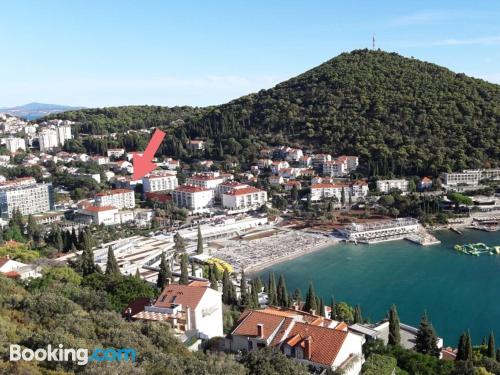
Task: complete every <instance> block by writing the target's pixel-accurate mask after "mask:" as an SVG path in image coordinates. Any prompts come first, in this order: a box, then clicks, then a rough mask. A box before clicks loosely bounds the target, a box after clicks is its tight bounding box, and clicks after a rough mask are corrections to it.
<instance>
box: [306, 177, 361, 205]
mask: <svg viewBox="0 0 500 375" xmlns="http://www.w3.org/2000/svg"><path fill="white" fill-rule="evenodd" d="M342 192H343V193H342ZM342 194H343V195H344V199H345V202H346V203H347V202H349V201H351V202H356V201H358V200H360V199H362V198H365V197H366V196H367V195H368V184H367V183H366V182H365V181H357V182H354V183H352V184H335V183H316V184H314V183H313V184H312V185H311V200H312V201H319V200H323V199H326V198H336V199H337V201H338V202H341V201H342Z"/></svg>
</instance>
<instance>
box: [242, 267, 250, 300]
mask: <svg viewBox="0 0 500 375" xmlns="http://www.w3.org/2000/svg"><path fill="white" fill-rule="evenodd" d="M247 288H248V286H247V279H246V277H245V270H243V269H242V270H241V279H240V305H242V306H247V305H248V304H249V303H250V301H249V298H248V289H247Z"/></svg>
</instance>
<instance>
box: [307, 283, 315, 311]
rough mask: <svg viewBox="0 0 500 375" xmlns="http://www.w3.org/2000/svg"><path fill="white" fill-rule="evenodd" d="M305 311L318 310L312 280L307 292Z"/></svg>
mask: <svg viewBox="0 0 500 375" xmlns="http://www.w3.org/2000/svg"><path fill="white" fill-rule="evenodd" d="M304 311H318V305H317V304H316V292H315V291H314V285H313V283H312V281H311V282H309V290H308V291H307V294H306V302H305V304H304Z"/></svg>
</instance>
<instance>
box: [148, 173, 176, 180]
mask: <svg viewBox="0 0 500 375" xmlns="http://www.w3.org/2000/svg"><path fill="white" fill-rule="evenodd" d="M165 177H175V174H172V173H159V174H155V175H150V176H146V177H144V178H145V179H148V180H152V179H155V178H165Z"/></svg>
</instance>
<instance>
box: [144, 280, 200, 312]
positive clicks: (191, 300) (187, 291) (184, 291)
mask: <svg viewBox="0 0 500 375" xmlns="http://www.w3.org/2000/svg"><path fill="white" fill-rule="evenodd" d="M207 289H209V288H208V287H207V286H196V285H178V284H172V285H167V286H166V287H165V289H163V292H162V293H161V294H160V296H159V297H158V299H157V300H156V302H155V304H154V305H155V306H156V307H169V306H170V305H171V304H172V303H177V304H181V305H182V306H183V307H190V308H191V309H194V308H196V306H198V303H199V302H200V300H201V299H202V297H203V296H204V294H205V292H206V291H207Z"/></svg>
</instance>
